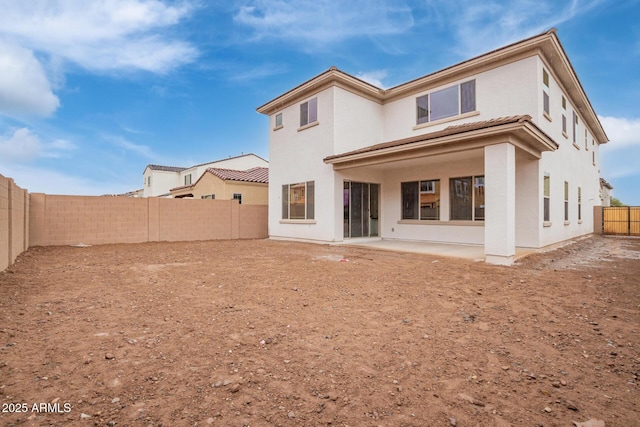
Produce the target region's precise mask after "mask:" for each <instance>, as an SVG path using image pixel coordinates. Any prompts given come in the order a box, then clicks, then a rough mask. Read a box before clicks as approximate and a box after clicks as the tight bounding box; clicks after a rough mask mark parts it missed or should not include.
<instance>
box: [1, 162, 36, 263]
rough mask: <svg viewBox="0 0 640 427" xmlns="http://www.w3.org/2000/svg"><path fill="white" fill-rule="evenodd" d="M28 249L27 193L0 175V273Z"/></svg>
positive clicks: (11, 180) (9, 179)
mask: <svg viewBox="0 0 640 427" xmlns="http://www.w3.org/2000/svg"><path fill="white" fill-rule="evenodd" d="M28 248H29V193H28V192H27V190H23V189H22V188H20V187H18V186H17V185H16V184H15V183H14V182H13V179H11V178H6V177H4V176H3V175H0V271H3V270H4V269H6V268H7V267H8V266H10V265H11V264H13V262H14V261H15V260H16V258H17V257H18V255H20V254H21V253H22V252H24V251H26V250H27V249H28Z"/></svg>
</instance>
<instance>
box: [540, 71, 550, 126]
mask: <svg viewBox="0 0 640 427" xmlns="http://www.w3.org/2000/svg"><path fill="white" fill-rule="evenodd" d="M542 84H543V87H542V109H543V111H544V112H545V117H546V118H547V119H549V120H550V119H551V116H550V115H549V114H550V113H549V112H550V111H551V107H550V105H549V104H550V100H549V73H547V70H542Z"/></svg>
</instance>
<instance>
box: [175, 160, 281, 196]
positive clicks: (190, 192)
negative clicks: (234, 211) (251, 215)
mask: <svg viewBox="0 0 640 427" xmlns="http://www.w3.org/2000/svg"><path fill="white" fill-rule="evenodd" d="M171 196H172V197H175V198H194V199H215V200H232V199H233V200H238V202H239V203H240V204H246V205H266V204H268V203H269V168H261V167H258V168H251V169H248V170H246V171H240V170H233V169H222V168H208V169H206V170H205V172H204V173H203V174H202V175H201V176H200V178H199V179H198V180H197V181H196V182H195V183H193V184H191V185H183V186H180V187H176V188H172V189H171Z"/></svg>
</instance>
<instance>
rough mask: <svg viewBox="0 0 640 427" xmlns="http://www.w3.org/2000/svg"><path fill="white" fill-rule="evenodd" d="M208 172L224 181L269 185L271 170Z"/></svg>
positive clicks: (211, 169)
mask: <svg viewBox="0 0 640 427" xmlns="http://www.w3.org/2000/svg"><path fill="white" fill-rule="evenodd" d="M207 172H209V173H212V174H214V175H215V176H217V177H218V178H220V179H222V180H224V181H244V182H258V183H262V184H268V183H269V168H260V167H257V168H252V169H248V170H246V171H239V170H234V169H222V168H209V169H207Z"/></svg>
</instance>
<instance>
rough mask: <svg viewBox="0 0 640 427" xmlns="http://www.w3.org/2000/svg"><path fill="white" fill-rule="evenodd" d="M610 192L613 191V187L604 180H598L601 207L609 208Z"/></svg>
mask: <svg viewBox="0 0 640 427" xmlns="http://www.w3.org/2000/svg"><path fill="white" fill-rule="evenodd" d="M611 190H613V186H612V185H611V184H609V183H608V182H607V181H606V180H605V179H604V178H600V204H601V205H602V206H611Z"/></svg>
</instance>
